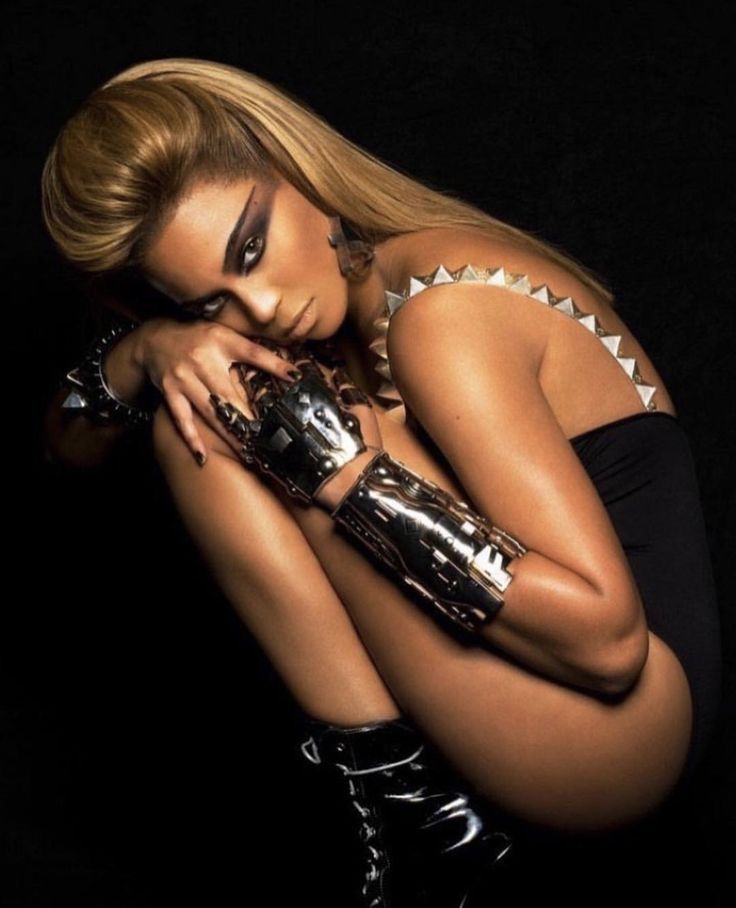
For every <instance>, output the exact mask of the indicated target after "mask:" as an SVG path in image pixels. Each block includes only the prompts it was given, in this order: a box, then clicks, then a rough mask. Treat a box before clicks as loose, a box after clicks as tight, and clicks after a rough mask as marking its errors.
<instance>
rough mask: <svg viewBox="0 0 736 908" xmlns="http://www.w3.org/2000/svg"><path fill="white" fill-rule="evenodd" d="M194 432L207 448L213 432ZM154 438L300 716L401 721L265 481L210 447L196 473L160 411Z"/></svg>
mask: <svg viewBox="0 0 736 908" xmlns="http://www.w3.org/2000/svg"><path fill="white" fill-rule="evenodd" d="M200 430H201V431H202V432H203V433H204V432H205V431H210V436H209V437H208V441H209V442H210V444H211V443H212V439H213V438H214V437H215V436H214V433H212V432H211V430H208V429H207V427H206V426H205V425H204V423H202V424H201V426H200ZM206 437H207V436H206ZM153 438H154V450H155V453H156V457H157V460H158V463H159V465H160V467H161V469H162V471H163V474H164V477H165V479H166V481H167V483H168V485H169V487H170V489H171V492H172V495H173V497H174V501H175V503H176V506H177V508H178V509H179V512H180V513H181V515H182V517H183V519H184V522H185V524H186V525H187V527H188V529H189V531H190V533H191V535H192V536H193V538H194V541H195V542H196V544H197V545H198V547H199V548H200V549H201V550H202V552H203V553H204V555H205V557H206V559H207V560H208V563H209V565H210V566H211V569H212V571H213V574H214V576H215V579H216V580H217V581H218V583H219V584H220V586H221V588H222V589H223V592H224V593H225V595H226V596H227V597H228V599H229V600H230V602H231V603H232V605H233V606H234V607H235V609H236V611H237V613H238V615H239V616H240V617H241V618H242V620H243V622H244V623H245V624H246V625H247V627H248V628H249V630H250V631H251V632H252V633H253V635H254V636H255V637H256V639H257V640H258V641H259V643H260V645H261V646H262V647H263V649H264V651H265V652H266V654H267V655H268V657H269V659H270V660H271V662H272V664H273V665H274V667H275V668H276V670H277V671H278V672H279V674H280V675H281V677H282V678H283V680H284V682H285V684H286V685H287V687H288V688H289V690H290V691H291V693H292V695H293V696H294V698H295V700H296V701H297V702H298V703H299V705H300V706H301V707H302V708H303V709H304V711H305V712H306V713H307V714H309V715H311V716H313V717H314V718H317V719H322V720H323V721H325V722H331V723H333V724H335V725H344V726H348V725H358V724H361V723H364V722H370V721H374V720H378V719H388V718H395V717H397V716H399V715H400V714H401V713H400V710H399V707H398V706H397V704H396V701H395V700H394V697H393V695H392V694H391V692H390V690H389V689H388V687H387V686H386V684H385V682H384V681H383V679H382V678H381V676H380V674H379V673H378V670H377V669H376V666H375V664H374V663H373V660H372V659H371V657H370V656H369V654H368V652H367V651H366V648H365V645H364V644H363V642H362V640H361V639H360V637H359V635H358V632H357V631H356V629H355V626H354V624H353V622H352V620H351V619H350V617H349V615H348V614H347V612H346V611H345V608H344V606H343V604H342V602H341V601H340V599H339V597H338V596H337V594H336V593H335V590H334V588H333V587H332V584H331V583H330V582H329V580H328V579H327V577H326V575H325V573H324V570H323V569H322V566H321V565H320V563H319V561H318V560H317V558H316V556H315V554H314V552H313V551H312V549H311V548H310V546H309V544H308V543H307V541H306V540H305V538H304V535H303V534H302V532H301V530H300V529H299V527H298V526H297V524H296V523H295V521H294V519H293V517H292V516H291V515H290V514H289V513H288V512H287V510H286V509H285V508H284V507H283V505H282V504H281V503H280V502H279V500H278V499H277V498H276V497H275V496H274V494H273V492H272V491H271V490H270V489H269V488H268V487H267V486H266V485H265V484H264V482H263V480H262V479H260V478H259V477H258V476H256V475H255V474H254V473H251V472H249V471H247V470H246V469H245V468H244V467H243V466H242V465H241V464H240V463H239V462H236V461H234V460H232V459H230V458H229V457H226V456H224V455H223V454H221V453H218V452H217V451H216V450H213V449H212V447H210V451H211V453H210V456H209V459H208V462H207V464H206V465H205V467H204V468H200V467H199V466H197V464H196V463H195V462H194V458H193V457H192V455H191V453H190V452H189V450H188V449H187V448H186V446H185V445H184V442H183V441H182V439H181V438H180V436H179V434H178V431H177V429H176V427H175V425H174V423H173V422H172V421H171V419H170V417H169V416H168V414H167V411H166V410H165V409H164V408H160V409H159V411H158V412H157V415H156V419H155V421H154V436H153Z"/></svg>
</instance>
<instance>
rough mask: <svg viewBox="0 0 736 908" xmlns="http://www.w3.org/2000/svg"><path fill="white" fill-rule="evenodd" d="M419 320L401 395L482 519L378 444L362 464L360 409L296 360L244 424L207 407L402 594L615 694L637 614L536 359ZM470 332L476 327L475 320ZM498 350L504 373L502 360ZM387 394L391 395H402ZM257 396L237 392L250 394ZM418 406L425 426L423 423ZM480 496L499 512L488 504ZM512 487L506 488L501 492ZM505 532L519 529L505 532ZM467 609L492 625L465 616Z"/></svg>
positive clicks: (437, 320)
mask: <svg viewBox="0 0 736 908" xmlns="http://www.w3.org/2000/svg"><path fill="white" fill-rule="evenodd" d="M453 302H454V300H453ZM483 305H484V306H487V305H488V303H487V300H483ZM422 313H423V314H425V313H426V314H427V318H428V322H429V325H428V327H429V328H433V327H437V333H436V335H435V337H434V338H432V337H431V335H425V336H423V335H422V334H421V332H419V331H417V330H415V329H416V328H417V326H416V325H414V326H412V329H407V331H408V334H407V335H406V337H405V338H404V340H405V341H407V342H408V341H409V339H411V343H410V344H409V345H408V348H406V349H407V350H408V353H407V355H408V356H409V357H411V358H412V361H413V362H414V363H415V364H416V363H418V362H421V363H422V364H429V367H428V372H425V373H424V375H423V377H422V379H421V382H420V384H421V389H420V390H418V391H417V390H415V392H414V394H413V395H412V396H411V397H409V396H408V395H405V396H404V399H405V400H408V401H409V402H410V403H411V405H412V411H413V412H415V413H417V415H418V416H419V417H420V422H423V423H424V424H425V425H427V426H428V427H429V428H430V429H431V430H432V431H433V432H434V433H436V438H437V439H438V440H439V441H440V444H442V440H443V437H444V439H447V438H451V439H452V440H453V442H454V444H455V447H454V448H453V447H452V446H451V445H449V444H445V449H446V450H448V449H449V453H450V454H451V456H448V461H450V463H452V464H453V465H454V467H455V470H456V472H457V473H458V475H459V477H460V478H461V480H462V479H464V480H465V482H464V483H463V484H464V486H465V488H466V490H467V491H468V492H469V495H468V496H467V497H468V498H470V496H471V495H472V497H474V498H475V499H476V501H478V502H480V503H481V505H480V507H481V508H482V511H480V510H478V506H477V505H476V506H475V511H474V512H473V511H471V510H469V509H468V506H466V505H463V503H462V502H460V501H457V500H454V499H453V497H452V495H451V494H448V493H443V494H444V496H445V499H448V500H442V494H439V493H441V492H442V490H441V488H440V487H438V486H437V485H435V486H434V490H433V488H432V484H431V483H430V484H427V482H426V480H424V479H423V478H422V477H421V476H420V475H419V474H416V473H411V468H410V467H409V468H407V466H406V465H404V464H403V463H402V462H401V461H396V460H393V458H391V457H390V452H386V451H380V452H379V454H378V455H377V456H376V458H375V462H374V461H373V458H374V455H376V450H378V448H376V449H374V450H372V451H371V450H368V451H364V450H362V448H361V446H360V445H359V444H358V441H359V435H358V432H357V430H356V428H355V420H356V418H357V419H359V421H360V423H361V427H362V428H361V431H360V435H363V433H365V432H366V430H370V431H373V428H372V427H371V422H372V420H371V419H370V418H368V415H367V413H371V412H372V411H371V410H370V408H368V409H367V408H366V407H365V406H361V405H359V404H355V405H354V406H353V405H351V404H349V403H347V404H346V406H348V407H349V408H351V409H350V413H349V414H348V412H347V411H346V410H345V409H344V408H342V405H341V404H340V403H338V398H337V396H336V391H335V390H331V389H335V388H336V384H337V383H335V382H332V381H331V380H330V379H329V378H328V379H327V382H328V384H324V382H323V381H322V380H319V381H315V378H314V376H313V374H312V367H311V366H308V365H307V364H304V365H303V364H302V362H301V360H300V359H299V358H298V357H297V359H296V362H297V364H299V365H300V367H301V368H302V371H304V372H305V378H304V380H303V381H300V382H297V384H296V385H295V386H294V388H293V391H292V390H288V391H284V390H283V389H278V388H277V387H276V386H275V385H274V384H273V383H272V382H270V381H268V380H267V379H266V380H265V386H266V387H269V388H270V391H271V393H270V394H269V396H268V397H267V398H265V400H266V401H267V403H266V406H265V408H264V409H263V411H262V412H261V411H260V410H259V419H258V421H257V422H256V423H253V424H252V425H251V426H250V427H249V426H248V425H247V420H245V421H244V420H243V419H242V414H240V415H238V414H237V413H234V412H232V410H231V408H230V407H228V406H221V404H220V403H219V402H217V401H214V400H213V403H214V404H215V405H216V407H217V409H218V411H220V415H221V418H222V420H223V423H224V424H226V425H228V426H230V429H231V431H233V432H234V433H235V435H236V436H238V437H239V438H241V440H242V441H243V443H244V445H245V447H244V449H243V451H244V459H245V460H246V462H248V463H251V464H252V463H253V462H255V463H257V464H258V465H259V467H261V468H262V469H264V470H265V471H266V472H267V473H268V474H270V476H271V478H273V479H274V480H278V481H279V483H280V484H281V485H282V486H283V487H284V488H285V489H288V491H289V493H290V494H291V495H292V496H293V497H298V498H300V500H303V501H304V502H305V503H308V502H309V501H313V502H315V503H318V504H320V505H321V506H322V507H325V508H327V509H328V510H329V511H330V512H331V514H330V516H331V517H332V519H333V520H335V521H337V522H338V523H340V524H341V526H342V527H343V528H344V529H346V530H347V531H348V533H349V535H350V536H351V537H352V541H353V542H354V543H355V544H357V545H358V547H359V548H362V549H365V548H368V549H370V550H371V552H372V553H373V554H374V555H376V556H377V557H378V558H379V560H381V561H382V562H383V563H384V564H386V565H387V566H388V567H389V568H390V569H391V573H392V574H393V575H394V578H395V579H396V580H398V581H399V582H401V583H402V586H403V584H406V583H408V585H409V586H412V587H414V588H416V589H417V590H419V591H421V592H423V594H424V595H425V596H428V598H431V599H433V600H434V606H435V608H436V609H439V610H440V611H444V612H445V613H446V614H447V615H450V616H453V613H454V612H458V613H459V614H458V615H457V618H459V620H460V623H462V624H464V625H465V626H466V628H467V629H469V630H471V631H472V632H474V633H476V632H480V633H481V634H482V635H483V636H484V637H485V638H486V639H487V640H488V641H489V642H491V643H494V644H496V645H497V646H498V647H499V648H500V649H502V650H503V651H505V652H506V653H508V654H510V655H512V656H514V657H515V658H517V659H518V660H519V661H520V662H521V663H522V664H525V665H529V666H530V667H532V668H535V669H537V670H539V671H541V672H542V673H543V674H547V675H549V676H550V677H553V678H555V679H559V680H562V681H565V682H568V683H573V684H576V685H577V686H581V687H583V688H586V689H592V690H596V691H600V692H603V693H620V692H623V691H624V690H626V689H627V688H628V687H629V686H631V684H632V683H633V682H634V680H635V679H636V677H637V676H638V674H639V672H640V671H641V668H642V666H643V665H644V663H645V662H646V658H647V652H648V632H647V625H646V620H645V615H644V611H643V608H642V604H641V601H640V598H639V594H638V591H637V589H636V585H635V582H634V580H633V576H632V575H631V572H630V569H629V567H628V563H627V562H626V560H625V556H624V553H623V551H622V550H621V546H620V543H619V541H618V539H617V537H616V535H615V531H614V530H613V527H612V525H611V524H610V520H609V518H608V515H607V514H606V512H605V509H604V508H603V505H602V503H601V501H600V499H599V497H598V495H597V493H596V491H595V489H594V488H593V487H592V484H591V483H590V479H589V477H588V476H587V474H585V472H584V470H583V468H582V466H581V464H580V463H579V461H578V460H577V458H576V457H575V455H574V452H572V450H571V448H570V445H569V443H568V442H567V439H566V438H565V437H564V436H563V435H562V433H561V431H560V428H559V425H557V423H556V420H555V419H554V415H553V414H552V413H551V411H550V410H549V407H548V406H547V404H546V401H545V400H544V397H543V395H542V394H541V389H540V387H539V384H538V382H537V380H536V368H537V367H536V364H535V356H534V355H533V353H532V351H531V350H530V349H529V348H527V349H526V350H524V344H523V340H524V339H523V338H519V337H517V338H514V340H515V341H519V343H518V344H517V343H510V340H511V339H510V337H509V336H508V335H506V334H505V332H504V331H503V330H502V329H500V326H499V325H497V324H495V323H494V331H495V332H497V334H498V338H497V343H496V345H495V346H494V345H493V344H491V345H490V347H487V346H486V343H485V340H486V338H483V337H481V339H480V342H479V343H478V344H477V345H476V347H475V352H474V351H473V342H472V341H471V342H469V346H468V347H467V348H465V347H464V346H463V344H462V343H459V340H460V338H459V337H458V336H457V334H456V335H455V336H453V335H452V331H451V330H450V329H449V328H448V326H447V325H443V324H442V319H441V317H440V313H436V312H428V311H427V310H426V309H423V310H422ZM451 320H456V319H455V316H454V315H451ZM512 321H515V320H514V319H512ZM403 324H404V325H406V320H404V322H403ZM473 324H474V332H475V333H478V327H477V326H478V325H479V324H482V316H481V314H480V313H478V318H477V319H476V320H475V321H474V322H473ZM513 330H516V329H512V331H513ZM448 332H449V333H448ZM420 337H421V338H422V343H421V344H418V343H417V339H418V338H420ZM446 338H450V339H451V341H455V342H458V343H457V346H456V345H455V344H453V343H450V344H449V345H446V347H445V349H444V353H443V352H442V351H441V350H440V348H441V347H442V344H443V341H444V339H446ZM425 340H426V343H425ZM527 340H528V339H527ZM402 345H403V341H402V340H401V339H400V340H399V347H401V346H402ZM437 345H438V346H437ZM509 348H510V349H512V350H514V351H515V352H514V356H513V359H514V362H515V363H516V366H513V365H510V362H509V361H510V357H508V356H507V355H506V353H507V350H508V349H509ZM418 350H419V354H417V351H418ZM458 351H462V353H461V354H459V353H458ZM476 354H478V356H477V357H476ZM424 356H426V357H427V358H426V359H424ZM443 356H444V358H443ZM486 357H488V358H489V360H491V361H493V362H494V363H495V366H489V365H488V364H487V361H486ZM437 366H439V369H438V370H437V371H435V369H436V367H437ZM462 367H466V368H467V369H468V372H467V373H465V374H464V373H463V372H462ZM422 368H423V366H421V365H420V366H417V369H419V371H420V372H421V369H422ZM453 369H454V371H455V374H456V375H457V376H458V378H459V379H460V383H461V388H462V394H459V397H458V399H457V400H456V399H455V396H456V392H458V389H457V388H453V384H452V381H449V382H448V381H447V378H448V376H450V375H451V374H452V372H453ZM398 371H399V372H402V369H399V370H398ZM411 374H412V369H411V368H408V367H407V369H404V370H403V377H404V379H406V376H407V375H411ZM438 375H439V376H441V377H442V378H443V381H442V382H438V380H437V376H438ZM524 375H526V378H524ZM397 377H398V376H397ZM415 377H416V376H415ZM494 382H497V383H498V385H497V387H496V389H495V391H496V393H495V394H494V393H493V388H494ZM504 382H505V383H506V384H504ZM328 385H329V386H330V387H328ZM397 385H399V387H400V390H401V393H402V395H404V394H405V388H404V387H402V386H401V385H400V384H399V382H397ZM348 386H349V382H348ZM258 390H259V389H258V388H257V387H253V388H251V393H253V394H254V396H253V399H254V400H256V401H257V400H258V399H259V398H258ZM342 393H343V392H342V390H341V391H340V396H342ZM504 403H505V405H506V406H508V407H509V408H510V409H511V411H515V417H514V418H515V421H514V425H510V426H509V427H508V429H507V431H506V432H504V433H503V434H499V433H498V431H496V432H495V433H494V432H491V433H490V434H489V435H488V437H487V438H486V437H485V435H484V433H486V432H488V430H489V429H493V428H494V424H495V425H496V429H497V423H496V419H497V417H494V408H495V410H496V413H497V412H498V408H499V407H503V406H504ZM519 408H521V409H520V411H519ZM366 409H367V413H366ZM430 410H431V411H432V413H433V416H432V418H426V419H422V416H423V415H424V414H425V413H427V411H430ZM509 415H510V414H509ZM348 416H349V417H350V418H348ZM528 432H531V433H532V435H533V437H532V438H531V439H530V438H529V437H528V435H527V433H528ZM535 432H536V433H537V434H536V435H535V434H534V433H535ZM443 433H444V436H443ZM473 433H475V434H473ZM379 435H380V432H379ZM379 444H380V442H379ZM356 451H357V452H362V453H357V455H356ZM387 457H388V460H386V458H387ZM366 460H368V461H369V463H368V464H366ZM364 467H365V469H366V476H365V477H362V476H360V473H361V471H362V470H363V468H364ZM494 480H495V482H494ZM489 487H490V488H491V490H493V489H495V490H496V493H497V495H498V502H499V507H501V508H502V506H503V505H504V503H505V504H506V509H505V510H502V509H501V510H500V511H498V509H497V508H495V507H491V506H490V504H489V502H490V503H492V502H493V500H494V499H493V498H492V497H490V496H489V493H488V489H489ZM512 489H515V491H516V494H515V495H512V496H511V497H509V495H508V492H509V491H510V490H512ZM435 490H436V491H435ZM346 492H347V494H346ZM343 495H345V500H344V501H343V500H342V496H343ZM464 497H465V496H464ZM497 512H499V513H501V515H502V516H501V518H500V519H498V520H496V519H495V514H496V513H497ZM483 515H485V517H484V516H483ZM491 515H493V516H494V519H491ZM484 522H485V529H484V528H483V525H484ZM488 524H492V525H493V526H492V527H491V526H488ZM517 526H521V527H522V532H517V531H515V529H514V528H515V527H517ZM509 527H511V528H512V529H511V530H509ZM504 533H505V534H508V535H507V536H505V535H504ZM524 535H526V536H527V538H529V539H530V540H531V542H530V543H529V544H528V545H527V544H526V540H525V539H524ZM508 537H511V539H509V538H508ZM494 549H495V550H494ZM532 549H533V551H532ZM471 550H472V551H471ZM501 551H503V552H504V555H505V557H504V556H502V555H501V554H500V552H501ZM509 556H510V559H511V560H509ZM519 556H520V557H519ZM508 575H510V576H508ZM511 580H513V582H510V581H511ZM509 583H510V585H509ZM483 590H485V591H486V592H483ZM502 591H503V595H502V597H501V599H500V601H499V598H498V594H499V593H500V592H502ZM491 600H492V601H491ZM499 605H500V606H503V607H501V608H499ZM471 607H472V608H474V609H475V608H478V609H480V610H481V611H482V610H485V611H486V612H487V618H493V619H494V620H480V621H479V620H477V619H476V618H472V617H471V614H470V612H469V611H468V609H469V608H471ZM466 618H467V619H469V620H468V621H466V620H465V619H466ZM456 620H457V619H456Z"/></svg>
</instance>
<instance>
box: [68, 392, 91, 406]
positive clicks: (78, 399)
mask: <svg viewBox="0 0 736 908" xmlns="http://www.w3.org/2000/svg"><path fill="white" fill-rule="evenodd" d="M61 406H62V407H64V408H65V409H67V410H83V409H84V408H85V407H86V406H88V404H87V401H86V400H85V399H84V398H83V397H82V396H81V395H80V394H78V393H77V392H76V391H71V392H70V393H69V394H67V396H66V397H65V398H64V403H63V404H62V405H61Z"/></svg>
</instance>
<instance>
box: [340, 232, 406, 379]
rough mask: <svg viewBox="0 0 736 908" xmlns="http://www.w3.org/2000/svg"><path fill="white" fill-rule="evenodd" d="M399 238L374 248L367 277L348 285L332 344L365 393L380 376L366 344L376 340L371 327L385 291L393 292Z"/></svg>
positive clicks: (399, 251) (382, 307) (382, 304)
mask: <svg viewBox="0 0 736 908" xmlns="http://www.w3.org/2000/svg"><path fill="white" fill-rule="evenodd" d="M401 239H402V237H401V236H396V237H391V238H390V239H388V240H385V241H384V242H383V243H381V244H379V245H377V246H376V247H375V256H374V258H373V261H372V262H371V269H370V272H369V273H368V276H367V277H366V278H365V279H364V280H363V281H360V282H359V283H353V282H349V283H348V312H347V317H346V319H345V322H344V323H343V325H342V327H341V328H340V330H339V332H338V333H337V335H335V341H336V342H337V344H338V347H339V349H340V351H341V353H342V355H343V356H344V357H345V361H346V364H347V366H348V371H349V372H350V373H351V375H353V376H354V377H355V380H356V382H358V384H359V385H360V386H361V387H362V388H363V390H364V391H366V392H367V393H369V394H371V393H375V391H376V389H377V388H378V387H379V386H380V383H381V380H380V376H378V374H377V373H376V372H375V364H376V360H377V356H376V354H375V353H374V352H373V351H372V350H370V349H369V346H368V345H369V344H370V342H371V341H372V340H374V339H375V337H376V329H375V328H374V325H373V323H374V322H375V320H376V319H377V318H378V317H379V316H380V315H381V314H382V313H383V311H384V307H385V305H386V297H385V293H386V290H396V281H397V280H398V275H399V272H400V265H401V261H402V257H401V248H402V246H401V242H400V241H401Z"/></svg>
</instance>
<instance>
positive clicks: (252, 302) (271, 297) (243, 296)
mask: <svg viewBox="0 0 736 908" xmlns="http://www.w3.org/2000/svg"><path fill="white" fill-rule="evenodd" d="M232 293H233V301H234V302H235V304H236V305H237V306H239V307H240V308H241V309H242V311H243V313H244V314H245V315H246V317H247V318H248V319H249V321H252V322H253V323H254V324H255V325H256V326H257V327H258V328H278V322H277V317H276V313H277V311H278V308H279V304H280V302H281V298H280V296H279V293H278V292H277V291H276V290H274V289H265V288H264V289H263V290H258V289H255V288H253V287H249V288H248V290H242V291H239V290H238V289H237V288H233V291H232Z"/></svg>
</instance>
